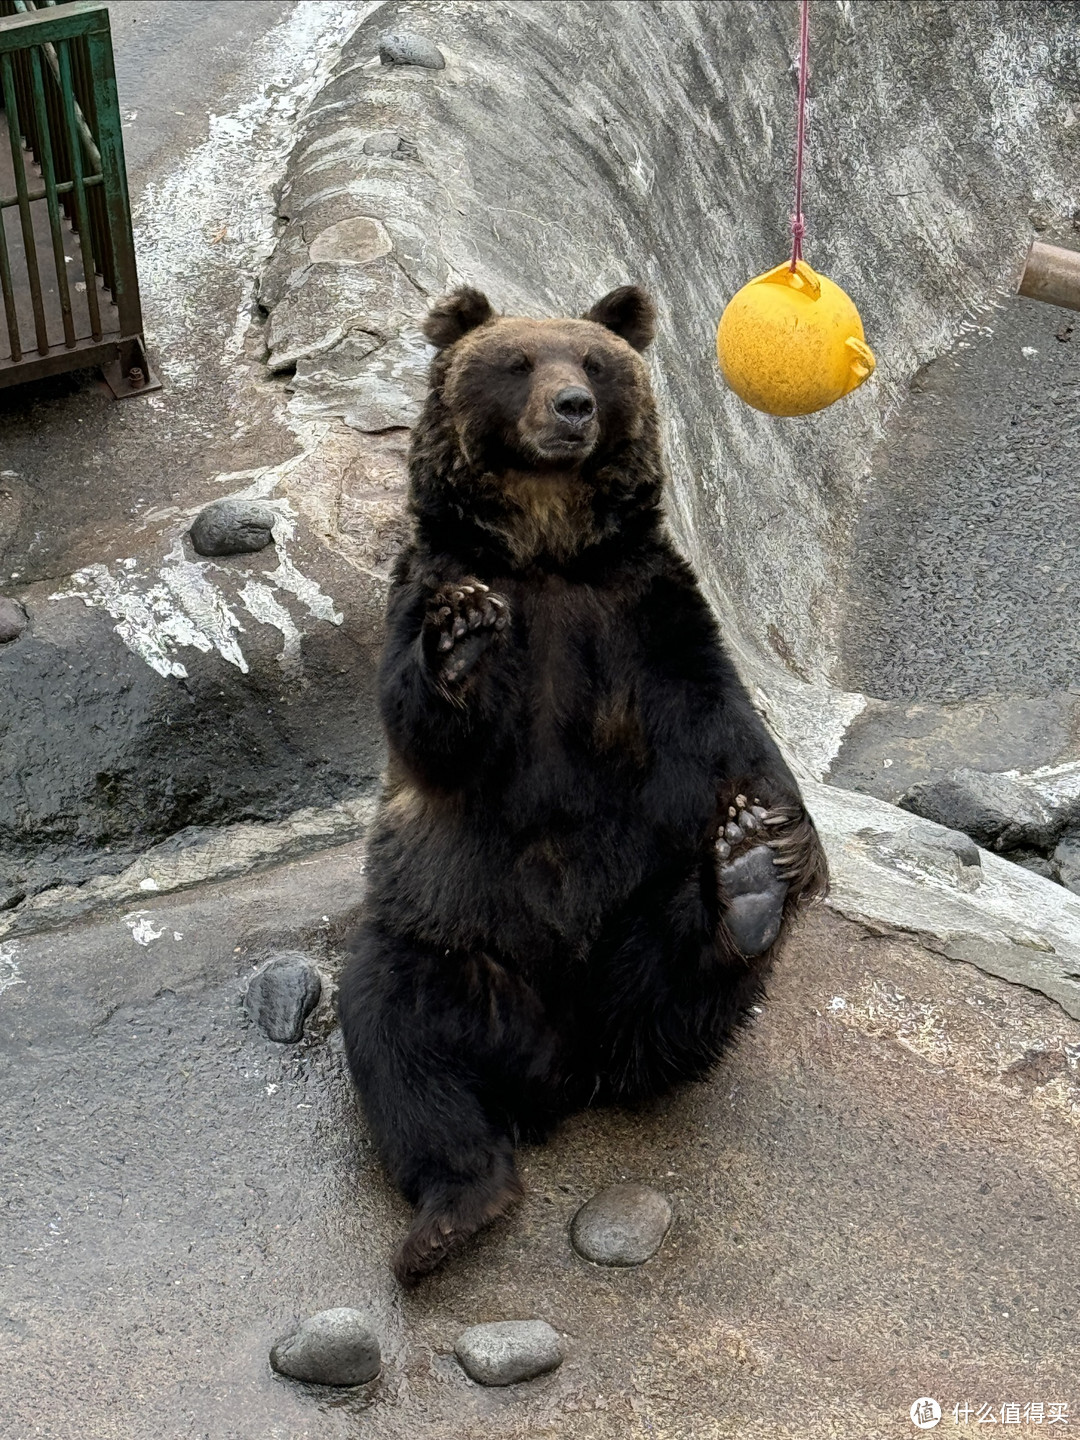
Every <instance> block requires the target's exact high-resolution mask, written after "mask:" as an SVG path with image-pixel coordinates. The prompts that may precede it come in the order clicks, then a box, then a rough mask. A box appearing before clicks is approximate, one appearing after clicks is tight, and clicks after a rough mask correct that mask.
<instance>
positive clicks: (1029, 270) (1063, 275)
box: [1019, 240, 1080, 310]
mask: <svg viewBox="0 0 1080 1440" xmlns="http://www.w3.org/2000/svg"><path fill="white" fill-rule="evenodd" d="M1019 294H1021V295H1026V296H1027V298H1028V299H1029V300H1044V301H1045V302H1046V303H1047V304H1048V305H1064V306H1065V307H1066V309H1068V310H1080V250H1064V249H1062V247H1061V246H1060V245H1044V244H1043V242H1042V241H1041V240H1033V241H1032V242H1031V249H1030V250H1029V251H1028V253H1027V259H1026V260H1025V261H1024V273H1023V274H1022V275H1021V276H1020V286H1019Z"/></svg>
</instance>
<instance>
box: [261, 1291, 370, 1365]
mask: <svg viewBox="0 0 1080 1440" xmlns="http://www.w3.org/2000/svg"><path fill="white" fill-rule="evenodd" d="M270 1364H271V1365H272V1366H273V1367H274V1369H275V1370H276V1371H277V1372H278V1374H279V1375H288V1376H289V1377H290V1378H291V1379H293V1380H306V1381H307V1382H308V1383H309V1384H311V1385H366V1384H367V1382H368V1381H369V1380H374V1379H375V1377H376V1376H377V1375H378V1373H379V1370H380V1368H381V1366H382V1356H381V1353H380V1350H379V1337H378V1336H377V1335H376V1334H375V1331H374V1330H373V1329H372V1328H371V1322H370V1320H369V1319H368V1317H367V1316H366V1315H365V1314H364V1313H363V1311H361V1310H353V1309H350V1308H349V1307H348V1306H344V1305H343V1306H341V1307H339V1308H338V1309H336V1310H320V1311H319V1313H318V1314H317V1315H312V1316H310V1317H309V1318H308V1319H307V1320H305V1321H304V1322H303V1323H302V1324H301V1325H300V1326H299V1328H298V1329H296V1330H295V1331H294V1332H293V1333H292V1334H291V1335H289V1336H288V1337H287V1338H286V1339H284V1340H279V1341H278V1343H277V1344H276V1345H275V1346H274V1348H273V1349H272V1350H271V1351H270Z"/></svg>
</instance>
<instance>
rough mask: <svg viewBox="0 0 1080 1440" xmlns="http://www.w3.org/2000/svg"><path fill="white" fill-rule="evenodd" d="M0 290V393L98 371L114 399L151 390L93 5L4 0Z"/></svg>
mask: <svg viewBox="0 0 1080 1440" xmlns="http://www.w3.org/2000/svg"><path fill="white" fill-rule="evenodd" d="M5 132H6V143H5ZM0 294H2V298H3V311H4V325H3V326H2V327H0V387H3V386H5V385H12V384H16V383H18V382H20V381H24V380H36V379H39V378H41V377H42V376H45V375H52V374H56V373H57V372H59V371H63V370H74V369H81V368H83V367H86V366H92V365H102V366H104V367H105V378H106V379H107V380H108V382H109V384H110V385H111V386H112V389H113V391H114V393H115V394H117V395H126V394H132V393H135V392H137V391H144V390H150V389H156V388H157V382H156V380H155V379H154V378H153V376H152V375H151V372H150V369H149V366H148V364H147V360H146V353H145V348H144V345H143V337H142V307H141V304H140V301H139V279H138V273H137V271H136V266H135V243H134V239H133V237H132V233H131V210H130V205H129V202H128V193H127V177H126V174H125V170H124V145H123V139H122V136H121V130H120V109H119V105H118V103H117V96H116V76H115V72H114V69H113V55H112V36H111V33H110V29H109V12H108V10H107V8H106V6H105V5H103V4H101V3H98V0H92V3H88V0H72V3H65V0H61V3H60V4H55V3H53V0H39V3H37V4H35V3H34V0H0ZM5 330H6V346H5V343H4V341H5Z"/></svg>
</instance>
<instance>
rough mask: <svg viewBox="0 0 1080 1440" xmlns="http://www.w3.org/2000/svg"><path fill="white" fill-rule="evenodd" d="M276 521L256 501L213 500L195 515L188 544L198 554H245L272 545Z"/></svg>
mask: <svg viewBox="0 0 1080 1440" xmlns="http://www.w3.org/2000/svg"><path fill="white" fill-rule="evenodd" d="M276 519H277V516H276V515H275V513H274V511H273V510H272V509H271V508H270V506H269V505H262V504H260V502H259V501H258V500H215V501H214V503H213V504H212V505H207V507H206V509H205V510H200V511H199V513H198V515H196V517H195V520H194V522H193V524H192V526H191V530H190V532H189V533H190V535H191V543H192V545H193V546H194V547H195V549H196V551H197V552H198V553H199V554H200V555H249V554H252V553H253V552H254V551H256V550H265V549H266V547H267V545H269V544H271V543H272V542H273V539H274V534H273V529H274V521H275V520H276Z"/></svg>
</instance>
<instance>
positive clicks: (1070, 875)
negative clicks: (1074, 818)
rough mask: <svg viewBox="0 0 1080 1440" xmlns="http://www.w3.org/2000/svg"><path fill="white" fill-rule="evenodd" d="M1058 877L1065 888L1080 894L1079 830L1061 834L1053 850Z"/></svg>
mask: <svg viewBox="0 0 1080 1440" xmlns="http://www.w3.org/2000/svg"><path fill="white" fill-rule="evenodd" d="M1054 863H1055V864H1056V865H1057V868H1058V878H1059V880H1060V881H1061V883H1062V885H1064V886H1065V888H1066V890H1071V891H1072V892H1073V894H1074V895H1080V830H1070V831H1069V833H1068V834H1067V835H1063V836H1062V837H1061V839H1060V840H1059V841H1058V843H1057V847H1056V848H1055V850H1054Z"/></svg>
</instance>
